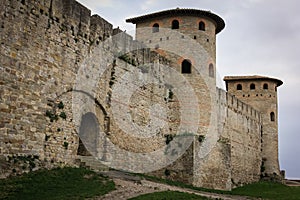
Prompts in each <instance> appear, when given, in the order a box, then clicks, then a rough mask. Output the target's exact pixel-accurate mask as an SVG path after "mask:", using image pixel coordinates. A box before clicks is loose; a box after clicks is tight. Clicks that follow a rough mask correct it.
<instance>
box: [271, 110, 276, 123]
mask: <svg viewBox="0 0 300 200" xmlns="http://www.w3.org/2000/svg"><path fill="white" fill-rule="evenodd" d="M270 120H271V122H274V121H275V113H274V112H271V113H270Z"/></svg>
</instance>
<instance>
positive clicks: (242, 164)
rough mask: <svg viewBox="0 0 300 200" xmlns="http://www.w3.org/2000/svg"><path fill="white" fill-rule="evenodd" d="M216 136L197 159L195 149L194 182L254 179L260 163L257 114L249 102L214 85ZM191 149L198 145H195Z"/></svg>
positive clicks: (223, 185)
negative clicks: (206, 150)
mask: <svg viewBox="0 0 300 200" xmlns="http://www.w3.org/2000/svg"><path fill="white" fill-rule="evenodd" d="M216 105H217V112H218V121H217V123H218V127H217V131H218V134H217V135H218V140H217V141H216V143H215V145H213V148H212V149H211V151H210V153H209V154H208V155H207V156H206V157H204V158H202V159H200V158H199V157H197V156H196V155H197V153H195V157H194V165H198V169H197V168H195V166H194V170H195V169H196V170H195V171H194V182H193V184H194V185H197V186H201V187H208V188H215V189H225V190H230V189H231V188H233V187H235V186H237V185H241V184H245V183H250V182H254V181H258V180H259V178H260V166H261V160H262V159H261V135H260V132H261V117H260V113H259V112H258V111H256V110H255V109H253V108H252V107H251V106H249V105H247V104H245V103H243V102H241V101H240V100H238V99H237V98H236V97H234V96H232V95H230V94H228V93H227V92H226V91H224V90H222V89H217V104H216ZM195 149H200V148H199V147H195Z"/></svg>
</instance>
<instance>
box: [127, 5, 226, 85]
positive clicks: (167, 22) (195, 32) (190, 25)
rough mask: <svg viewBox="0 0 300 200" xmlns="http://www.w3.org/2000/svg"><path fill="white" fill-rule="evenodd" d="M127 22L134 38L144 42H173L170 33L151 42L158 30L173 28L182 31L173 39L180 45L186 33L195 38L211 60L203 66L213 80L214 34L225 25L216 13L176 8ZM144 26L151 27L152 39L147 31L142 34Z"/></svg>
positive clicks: (214, 60)
mask: <svg viewBox="0 0 300 200" xmlns="http://www.w3.org/2000/svg"><path fill="white" fill-rule="evenodd" d="M126 22H131V23H133V24H136V39H137V40H138V41H142V42H144V43H145V44H146V45H147V44H149V43H155V44H157V46H159V43H160V42H163V41H167V40H170V41H172V43H173V45H174V40H172V38H171V37H172V36H171V35H167V34H166V35H165V37H161V38H158V40H157V41H153V38H155V37H153V36H155V34H156V33H158V32H160V30H161V29H170V30H171V29H172V30H176V31H178V32H179V33H181V34H183V35H182V36H181V38H178V39H177V41H176V43H178V44H179V45H180V43H182V42H184V39H185V37H186V36H188V37H189V38H192V39H194V40H195V41H197V42H198V43H199V44H200V45H201V46H202V47H203V48H204V49H205V50H206V52H207V53H208V55H209V57H210V58H211V59H212V61H211V63H208V64H207V66H206V67H207V73H208V75H210V77H213V78H214V80H215V77H216V76H215V73H216V66H215V63H216V34H218V33H219V32H221V31H222V30H223V29H224V27H225V22H224V20H223V19H222V18H221V17H219V16H218V15H216V14H214V13H212V12H210V11H204V10H197V9H180V8H176V9H171V10H165V11H161V12H156V13H151V14H148V15H143V16H139V17H134V18H130V19H127V20H126ZM143 28H152V31H151V34H150V37H151V38H148V37H149V32H148V33H145V29H143ZM149 31H150V30H149ZM152 33H153V34H152ZM170 43H171V42H170ZM172 43H171V44H172ZM174 48H175V45H174ZM192 64H194V63H192Z"/></svg>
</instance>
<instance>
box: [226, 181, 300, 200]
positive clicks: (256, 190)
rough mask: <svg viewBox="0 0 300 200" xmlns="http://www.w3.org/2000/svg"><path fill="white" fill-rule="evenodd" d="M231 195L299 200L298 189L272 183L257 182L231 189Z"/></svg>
mask: <svg viewBox="0 0 300 200" xmlns="http://www.w3.org/2000/svg"><path fill="white" fill-rule="evenodd" d="M231 194H238V195H245V196H251V197H260V198H263V199H272V200H277V199H278V200H285V199H286V200H299V199H300V187H289V186H286V185H283V184H279V183H273V182H258V183H253V184H249V185H246V186H243V187H239V188H236V189H233V190H232V191H231Z"/></svg>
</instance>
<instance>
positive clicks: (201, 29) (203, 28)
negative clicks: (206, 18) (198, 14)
mask: <svg viewBox="0 0 300 200" xmlns="http://www.w3.org/2000/svg"><path fill="white" fill-rule="evenodd" d="M199 30H200V31H205V24H204V22H202V21H201V22H199Z"/></svg>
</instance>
